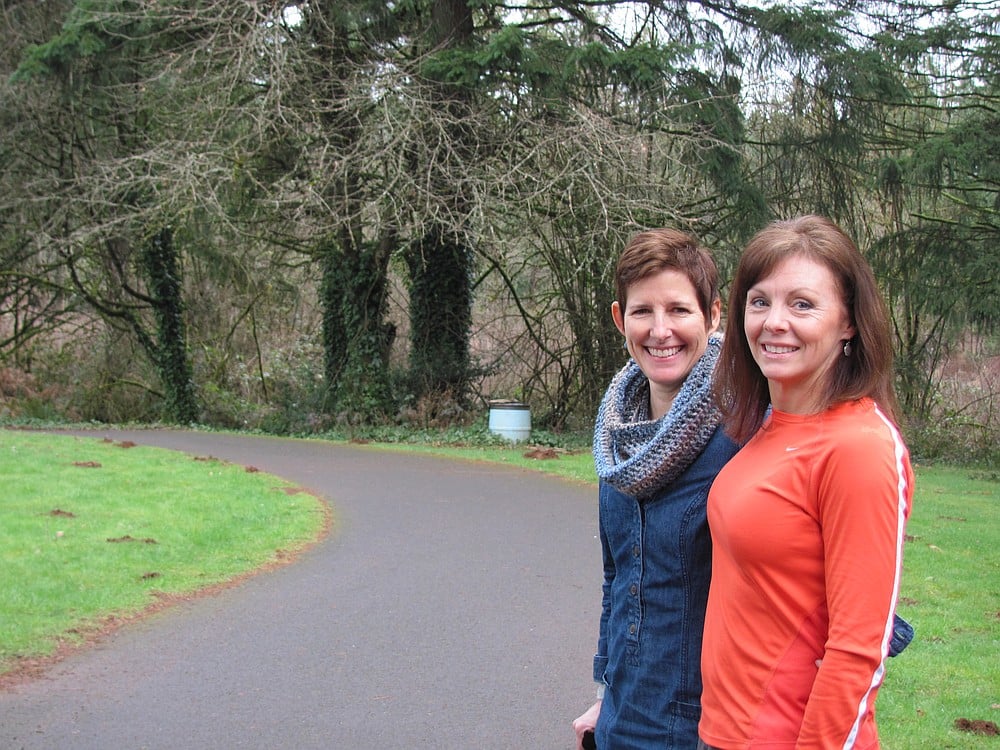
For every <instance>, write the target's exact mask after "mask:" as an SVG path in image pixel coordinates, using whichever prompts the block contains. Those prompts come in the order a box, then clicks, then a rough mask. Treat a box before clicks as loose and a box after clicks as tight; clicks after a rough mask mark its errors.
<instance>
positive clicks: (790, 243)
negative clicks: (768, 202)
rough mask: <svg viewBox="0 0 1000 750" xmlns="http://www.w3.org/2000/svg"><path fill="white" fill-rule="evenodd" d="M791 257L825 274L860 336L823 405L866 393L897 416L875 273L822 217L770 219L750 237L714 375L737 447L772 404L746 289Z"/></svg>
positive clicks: (889, 345)
mask: <svg viewBox="0 0 1000 750" xmlns="http://www.w3.org/2000/svg"><path fill="white" fill-rule="evenodd" d="M793 255H802V256H805V257H807V258H809V259H811V260H814V261H816V262H817V263H821V264H822V265H824V266H826V267H827V268H828V269H830V271H831V272H832V273H833V277H834V278H835V279H836V280H837V284H838V286H839V287H840V294H841V299H842V300H843V302H844V306H845V307H846V308H847V314H848V316H849V317H850V322H851V324H852V325H853V326H854V327H855V329H856V331H857V333H856V334H855V336H854V338H853V339H852V340H851V346H852V350H853V351H852V352H851V356H849V357H839V358H838V360H837V363H836V365H835V366H834V369H833V370H832V372H831V376H830V378H829V380H828V381H827V383H826V385H825V387H824V393H823V394H821V396H822V399H823V404H824V407H829V406H831V405H832V404H835V403H840V402H843V401H850V400H852V399H858V398H862V397H864V396H868V397H871V398H873V399H874V400H875V401H876V402H877V403H878V404H879V406H880V407H882V409H883V410H884V411H885V412H886V413H887V414H888V415H889V416H890V418H892V419H893V420H895V419H896V412H897V404H896V394H895V390H894V388H893V369H892V339H891V330H890V325H889V314H888V311H887V309H886V306H885V302H884V300H883V299H882V295H881V293H880V291H879V288H878V283H877V282H876V281H875V274H874V273H873V272H872V269H871V266H870V265H869V264H868V261H867V260H865V258H864V256H862V255H861V253H860V252H859V251H858V248H857V246H856V245H855V244H854V242H853V241H852V240H851V238H850V237H848V236H847V235H846V234H845V233H844V231H843V230H842V229H841V228H840V227H838V226H837V225H836V224H834V223H833V222H832V221H830V220H829V219H826V218H824V217H821V216H812V215H809V216H800V217H798V218H795V219H790V220H787V221H776V222H773V223H771V224H769V225H768V226H767V227H765V228H764V229H762V230H761V231H760V232H758V233H757V234H756V235H755V236H754V237H753V238H752V239H751V240H750V242H749V243H748V244H747V246H746V248H745V249H744V250H743V254H742V255H741V256H740V260H739V265H738V266H737V268H736V278H735V279H733V284H732V288H731V289H730V291H729V321H728V325H727V326H726V338H725V341H724V342H723V345H722V353H721V355H720V357H719V364H718V366H717V367H716V371H715V390H716V396H717V399H718V401H719V407H720V409H721V410H722V413H723V415H724V417H725V422H726V431H727V432H728V433H729V434H730V435H731V436H732V437H733V438H734V439H735V440H736V441H737V442H741V443H742V442H745V441H746V440H749V439H750V437H751V436H752V435H753V433H754V432H756V431H757V429H758V428H759V427H760V425H761V424H762V423H763V420H764V416H765V414H766V412H767V407H768V404H769V402H770V396H769V391H768V386H767V379H766V378H765V377H764V375H763V373H761V371H760V368H758V367H757V363H756V362H755V361H754V359H753V355H752V354H751V352H750V347H749V345H748V343H747V339H746V328H745V325H744V320H743V310H745V308H746V300H747V292H749V290H750V288H751V287H753V286H754V285H755V284H756V283H757V282H759V281H760V280H761V279H763V278H765V277H766V276H768V275H769V274H770V273H771V272H772V271H773V270H774V268H775V267H776V266H777V265H778V264H779V263H781V262H782V261H783V260H785V259H786V258H789V257H791V256H793Z"/></svg>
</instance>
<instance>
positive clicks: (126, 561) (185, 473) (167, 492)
mask: <svg viewBox="0 0 1000 750" xmlns="http://www.w3.org/2000/svg"><path fill="white" fill-rule="evenodd" d="M0 477H2V481H3V490H2V495H0V497H2V500H0V674H2V673H3V672H4V671H9V670H10V669H11V668H13V667H16V666H18V664H20V663H22V662H23V660H24V659H26V658H35V657H41V656H46V655H49V654H51V653H53V652H54V651H55V650H56V649H57V648H58V646H59V645H60V644H66V643H70V644H71V643H73V642H75V641H81V640H83V639H85V638H86V637H87V636H88V635H89V634H90V633H92V632H93V631H95V630H97V629H100V627H101V626H102V625H103V624H104V622H105V620H106V618H107V617H109V616H111V615H114V616H115V617H118V618H122V617H128V616H130V615H134V614H136V613H139V612H141V611H142V610H144V609H145V608H147V607H149V606H151V605H154V604H156V603H157V602H158V601H160V600H162V599H164V597H169V596H176V595H184V594H188V593H191V592H195V591H198V590H200V589H204V588H207V587H209V586H212V585H215V584H219V583H222V582H225V581H229V580H231V579H233V578H235V577H238V576H239V575H241V574H243V573H245V572H247V571H249V570H252V569H254V568H257V567H260V566H262V565H266V564H269V563H272V562H277V561H279V560H280V559H282V558H286V557H288V556H289V555H291V554H293V553H294V552H295V551H296V550H297V549H299V548H301V547H302V546H304V545H305V544H307V543H308V542H310V541H311V540H313V539H315V538H316V537H317V536H318V535H319V534H320V533H321V531H322V529H323V528H324V526H325V523H326V515H327V513H326V509H325V507H324V505H323V504H322V503H321V502H320V500H319V499H317V498H315V497H313V496H311V495H309V494H307V493H305V492H300V491H298V489H297V488H295V487H294V486H293V485H291V484H290V483H288V482H286V481H284V480H282V479H278V478H276V477H273V476H269V475H266V474H263V473H258V472H251V471H248V470H247V469H246V468H244V467H242V466H236V465H232V464H226V463H223V462H220V461H218V460H215V459H197V458H193V457H190V456H186V455H184V454H181V453H178V452H174V451H167V450H161V449H156V448H148V447H141V446H134V447H130V446H129V445H128V444H125V443H110V442H102V441H100V440H98V439H94V438H76V437H68V436H54V435H43V434H39V433H32V432H24V431H12V430H0Z"/></svg>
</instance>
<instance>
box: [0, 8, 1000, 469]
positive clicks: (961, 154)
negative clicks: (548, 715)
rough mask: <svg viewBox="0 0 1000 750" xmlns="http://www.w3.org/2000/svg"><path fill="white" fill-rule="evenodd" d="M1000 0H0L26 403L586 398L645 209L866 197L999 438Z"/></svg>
mask: <svg viewBox="0 0 1000 750" xmlns="http://www.w3.org/2000/svg"><path fill="white" fill-rule="evenodd" d="M998 22H1000V3H998V2H997V0H982V1H979V2H976V1H969V0H954V1H949V2H943V3H927V2H896V1H886V2H870V1H868V0H850V1H842V0H838V1H837V2H830V3H823V4H810V3H804V2H803V3H795V4H792V5H787V4H773V3H750V4H743V3H740V2H736V1H735V0H725V1H723V2H718V1H715V0H710V1H701V2H672V1H667V0H648V2H642V3H639V2H601V1H600V0H590V1H589V2H539V1H536V0H522V1H521V2H491V1H489V0H395V1H393V2H375V0H311V1H310V2H297V3H293V2H282V1H281V0H269V1H268V2H263V1H257V2H254V1H247V0H238V1H237V0H76V1H75V2H72V1H70V0H45V1H44V2H35V1H33V0H0V39H2V44H0V68H2V75H0V103H2V106H0V164H2V165H3V166H2V172H0V420H4V421H21V422H24V421H31V420H46V421H91V420H94V421H100V422H135V421H142V422H155V421H162V422H170V423H178V424H201V425H206V426H213V427H223V428H239V429H252V430H261V431H266V432H274V433H282V434H306V433H327V434H329V433H331V432H337V431H341V432H342V431H344V430H348V431H351V432H352V434H353V433H358V432H360V431H363V430H365V429H374V428H379V427H385V426H387V425H404V426H408V427H417V428H428V427H448V426H461V425H475V424H480V425H481V424H482V421H483V418H484V415H485V413H486V408H487V404H488V402H489V401H490V400H491V399H498V398H507V399H516V400H520V401H524V402H526V403H528V404H529V405H530V407H531V409H532V413H533V421H534V425H535V426H536V427H537V428H541V429H542V430H543V431H548V433H549V434H551V435H557V434H559V433H572V432H574V431H575V432H580V433H586V432H587V431H588V430H589V429H590V425H591V423H592V419H593V414H594V412H595V410H596V407H597V404H598V402H599V400H600V397H601V395H602V393H603V390H604V388H605V387H606V384H607V382H608V380H609V378H610V377H611V375H612V374H613V373H614V372H615V371H616V370H617V369H618V368H619V367H621V365H622V364H623V362H624V357H625V354H624V352H623V351H622V348H621V343H620V337H619V335H618V333H617V331H615V329H614V327H613V324H612V321H611V316H610V314H609V310H610V305H611V301H612V298H613V291H612V274H613V269H614V263H615V261H616V259H617V255H618V253H619V252H620V250H621V248H622V247H624V245H625V243H626V241H627V239H628V238H629V236H631V235H632V234H633V233H635V232H636V231H639V230H641V229H645V228H649V227H655V226H672V227H678V228H681V229H685V230H688V231H692V232H694V233H695V234H697V235H698V236H699V237H700V238H701V239H702V240H703V241H704V242H705V243H706V244H708V245H709V246H710V247H712V248H713V250H714V251H715V254H716V256H717V259H718V260H719V263H720V266H721V270H722V275H723V278H724V279H726V280H728V279H729V278H730V277H731V275H732V270H733V267H734V264H735V260H736V258H737V257H738V255H739V252H740V249H741V247H742V245H743V244H744V243H745V242H746V240H747V239H749V237H750V236H751V235H752V234H753V233H754V232H755V231H756V230H758V229H759V228H760V227H761V226H763V224H765V223H766V222H768V221H769V220H771V219H773V218H776V217H777V218H783V217H790V216H792V215H796V214H800V213H806V212H815V213H820V214H824V215H827V216H829V217H831V218H833V219H834V220H835V221H837V222H838V223H839V224H840V225H841V226H842V227H843V228H844V229H845V230H846V231H847V232H848V233H849V234H851V235H852V237H854V238H855V239H856V240H857V242H858V245H859V247H861V249H862V251H863V252H864V253H865V255H866V256H867V257H868V258H869V260H870V261H871V263H872V265H873V267H874V268H875V270H876V274H877V276H878V278H879V281H880V283H881V285H882V289H883V292H884V294H885V296H886V299H887V300H888V302H889V305H890V309H891V312H892V319H893V326H894V338H895V341H894V344H895V350H896V363H897V376H898V377H897V384H898V389H899V394H900V397H901V401H902V405H903V408H904V411H905V414H906V421H907V423H906V430H907V434H908V438H909V440H910V442H911V446H912V447H913V449H914V453H915V455H917V457H918V458H921V459H925V460H930V459H937V458H940V459H944V460H949V461H976V462H980V461H986V462H992V463H993V465H994V466H995V465H996V459H997V457H998V453H997V451H998V448H997V445H998V443H1000V440H998V437H1000V417H998V412H997V409H998V403H997V399H998V393H1000V356H998V354H1000V346H998V343H1000V342H998V329H997V323H998V320H1000V309H998V305H997V299H998V293H1000V213H998V212H1000V111H998V105H1000V39H998V36H997V24H998Z"/></svg>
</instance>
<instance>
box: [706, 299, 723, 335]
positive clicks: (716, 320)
mask: <svg viewBox="0 0 1000 750" xmlns="http://www.w3.org/2000/svg"><path fill="white" fill-rule="evenodd" d="M710 310H711V312H710V315H709V318H710V321H711V325H709V327H708V332H709V333H710V334H712V333H715V332H716V331H718V330H719V326H720V325H721V324H722V300H721V299H715V300H714V301H713V302H712V307H711V308H710Z"/></svg>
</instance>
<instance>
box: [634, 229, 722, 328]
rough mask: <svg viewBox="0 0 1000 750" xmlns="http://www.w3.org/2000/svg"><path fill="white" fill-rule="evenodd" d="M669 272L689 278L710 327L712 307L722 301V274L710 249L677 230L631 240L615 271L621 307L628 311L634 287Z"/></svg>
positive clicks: (653, 232)
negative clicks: (649, 277)
mask: <svg viewBox="0 0 1000 750" xmlns="http://www.w3.org/2000/svg"><path fill="white" fill-rule="evenodd" d="M667 270H672V271H679V272H680V273H682V274H684V275H685V276H687V277H688V279H689V280H690V281H691V285H692V286H693V287H694V289H695V293H696V295H697V297H698V305H699V306H700V307H701V313H702V315H704V316H705V322H706V323H710V322H711V320H712V303H713V302H714V301H715V300H717V299H719V271H718V269H717V268H716V266H715V260H714V259H713V258H712V254H711V253H710V252H709V251H708V249H707V248H705V247H702V245H701V244H699V242H698V240H697V239H696V238H695V237H693V236H692V235H690V234H687V233H685V232H681V231H679V230H676V229H649V230H646V231H644V232H639V233H638V234H637V235H635V236H634V237H632V239H630V240H629V243H628V244H627V245H626V246H625V249H624V250H623V251H622V254H621V257H620V258H619V259H618V266H617V268H616V269H615V297H616V299H617V300H618V304H619V305H621V306H622V308H623V309H624V308H625V305H626V302H627V298H628V290H629V288H630V287H631V286H632V285H633V284H635V283H637V282H639V281H642V280H643V279H645V278H646V277H648V276H652V275H653V274H656V273H659V272H660V271H667Z"/></svg>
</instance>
